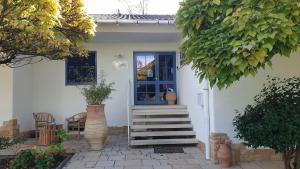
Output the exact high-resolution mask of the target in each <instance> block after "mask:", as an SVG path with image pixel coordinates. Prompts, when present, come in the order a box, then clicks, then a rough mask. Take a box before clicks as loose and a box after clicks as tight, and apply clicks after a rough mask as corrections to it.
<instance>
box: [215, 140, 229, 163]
mask: <svg viewBox="0 0 300 169" xmlns="http://www.w3.org/2000/svg"><path fill="white" fill-rule="evenodd" d="M217 157H218V160H219V164H220V165H221V166H222V167H224V168H228V167H230V165H231V146H230V142H226V143H221V144H220V145H219V149H218V153H217Z"/></svg>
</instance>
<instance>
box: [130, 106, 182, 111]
mask: <svg viewBox="0 0 300 169" xmlns="http://www.w3.org/2000/svg"><path fill="white" fill-rule="evenodd" d="M145 109H146V110H155V109H159V110H161V109H187V106H185V105H137V106H131V110H145Z"/></svg>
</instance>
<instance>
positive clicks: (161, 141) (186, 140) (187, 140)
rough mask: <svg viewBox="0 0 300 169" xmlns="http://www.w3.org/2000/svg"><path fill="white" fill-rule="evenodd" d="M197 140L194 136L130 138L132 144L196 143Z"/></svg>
mask: <svg viewBox="0 0 300 169" xmlns="http://www.w3.org/2000/svg"><path fill="white" fill-rule="evenodd" d="M197 142H198V141H197V139H194V138H192V139H191V138H177V139H153V140H131V141H130V144H131V145H132V146H141V145H162V144H196V143H197Z"/></svg>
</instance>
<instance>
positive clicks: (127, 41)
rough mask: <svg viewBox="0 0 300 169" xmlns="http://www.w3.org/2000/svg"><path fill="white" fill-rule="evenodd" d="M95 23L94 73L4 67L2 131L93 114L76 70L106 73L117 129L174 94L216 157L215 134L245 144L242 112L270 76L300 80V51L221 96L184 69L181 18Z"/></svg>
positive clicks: (42, 65)
mask: <svg viewBox="0 0 300 169" xmlns="http://www.w3.org/2000/svg"><path fill="white" fill-rule="evenodd" d="M92 16H93V17H94V19H95V21H96V22H97V24H98V27H97V33H96V37H95V39H94V40H93V41H91V42H89V43H87V44H86V45H87V48H88V49H89V51H91V53H90V58H89V60H88V61H87V62H88V64H89V68H91V69H89V70H90V71H91V72H86V71H87V69H84V68H81V66H82V65H80V62H81V61H78V60H74V59H73V60H66V61H65V60H62V61H49V60H43V61H41V62H39V63H36V64H32V65H26V66H24V67H20V68H15V69H11V68H8V67H3V66H2V67H0V77H1V78H0V114H1V116H0V124H1V123H2V121H5V120H9V119H14V118H15V119H17V120H18V123H19V124H20V129H21V131H29V130H33V127H34V124H33V123H34V121H33V117H32V113H33V112H49V113H51V114H53V115H54V117H55V119H56V123H60V124H63V123H65V119H66V118H67V117H70V116H72V115H74V114H75V113H78V112H83V111H85V108H86V103H85V100H84V98H83V96H82V95H81V93H80V87H81V86H82V85H81V84H80V83H79V82H78V79H77V80H76V78H74V76H73V74H72V73H74V70H75V69H76V70H80V71H79V72H80V73H81V75H84V76H89V77H94V76H95V75H97V74H98V75H99V74H100V72H101V70H104V71H105V73H106V78H107V81H109V82H115V86H114V88H115V89H116V91H114V92H113V93H112V96H111V97H112V98H111V99H109V100H107V101H106V110H105V111H106V116H107V121H108V125H109V126H127V125H128V118H127V116H128V113H129V114H131V111H130V108H132V106H133V108H134V105H148V110H149V105H165V104H166V101H165V99H164V95H163V94H164V92H165V90H166V89H168V88H172V89H173V90H175V91H176V93H177V104H178V105H184V106H181V107H180V106H178V107H177V108H179V109H180V108H182V109H185V108H186V109H187V112H188V113H189V117H190V119H191V124H192V126H193V131H194V132H195V135H196V139H197V141H199V142H200V143H202V146H204V145H205V147H206V154H207V158H210V155H209V154H210V153H211V150H210V149H211V144H210V143H211V141H210V135H211V134H212V133H225V134H227V136H228V137H229V138H230V139H231V140H232V142H233V143H239V142H240V140H237V139H235V137H234V136H235V132H234V127H233V125H232V120H233V118H234V116H235V110H240V111H242V110H243V109H244V108H245V106H246V105H247V104H251V103H252V102H253V97H254V96H255V95H256V94H258V92H259V90H260V89H261V87H262V84H263V83H264V82H265V79H266V76H267V75H271V76H279V77H288V76H300V67H299V63H300V57H299V55H300V52H299V51H298V52H297V53H294V54H293V56H292V57H291V58H289V59H287V58H284V57H280V56H277V57H275V58H274V60H273V67H272V68H267V69H266V70H261V71H260V72H259V73H258V75H257V76H255V77H248V78H242V79H241V80H240V81H239V82H236V83H235V84H234V85H232V86H231V87H229V88H227V89H223V90H221V91H220V90H219V89H218V88H210V87H209V86H208V83H207V81H202V82H201V83H199V81H198V79H197V78H196V77H195V75H194V72H193V71H192V70H191V66H189V65H187V66H182V65H181V60H180V52H179V46H180V43H181V41H182V39H181V34H180V31H179V30H178V29H177V28H176V26H175V24H174V22H175V17H174V16H170V15H100V14H99V15H98V14H97V15H92ZM116 61H122V63H123V64H125V65H124V68H122V69H118V68H116V66H115V65H114V64H116V63H115V62H116ZM74 67H75V68H74ZM94 70H95V72H94ZM139 71H140V72H139ZM89 73H90V74H89ZM145 107H147V106H145ZM161 107H163V106H156V108H161ZM135 108H136V109H142V108H141V107H138V106H136V107H135ZM152 109H155V106H154V107H152V108H151V107H150V110H152ZM173 109H176V106H174V107H172V111H173ZM130 117H131V118H130V120H132V118H133V117H132V115H130ZM184 124H185V123H184ZM187 124H189V123H187ZM212 158H213V157H212Z"/></svg>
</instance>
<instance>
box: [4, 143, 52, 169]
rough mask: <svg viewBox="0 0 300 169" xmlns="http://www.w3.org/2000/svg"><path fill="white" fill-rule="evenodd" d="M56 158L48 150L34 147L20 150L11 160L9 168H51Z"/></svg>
mask: <svg viewBox="0 0 300 169" xmlns="http://www.w3.org/2000/svg"><path fill="white" fill-rule="evenodd" d="M55 162H56V159H55V158H54V155H53V154H51V153H50V152H49V151H44V150H41V149H40V148H37V147H34V148H33V149H29V150H22V151H20V152H19V153H18V154H17V156H16V158H15V159H14V160H13V161H12V162H11V164H10V166H9V168H10V169H32V168H35V169H51V168H53V167H54V165H55Z"/></svg>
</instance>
